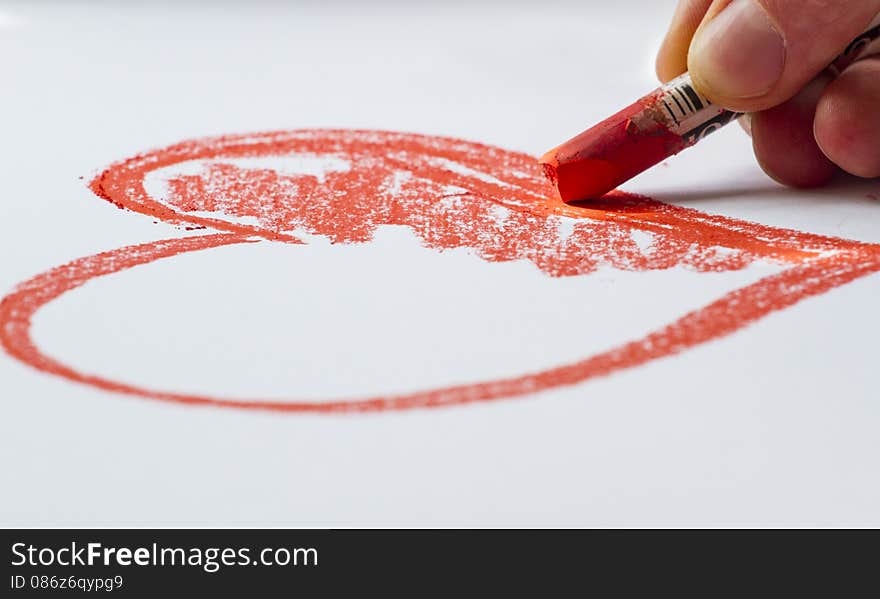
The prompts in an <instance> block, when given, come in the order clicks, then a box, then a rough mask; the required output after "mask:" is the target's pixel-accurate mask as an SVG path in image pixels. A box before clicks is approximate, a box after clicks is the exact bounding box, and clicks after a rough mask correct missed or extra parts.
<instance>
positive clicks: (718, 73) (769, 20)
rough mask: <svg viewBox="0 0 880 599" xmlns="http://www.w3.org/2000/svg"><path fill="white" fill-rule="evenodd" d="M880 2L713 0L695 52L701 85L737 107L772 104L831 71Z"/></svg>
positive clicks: (695, 74)
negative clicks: (827, 70)
mask: <svg viewBox="0 0 880 599" xmlns="http://www.w3.org/2000/svg"><path fill="white" fill-rule="evenodd" d="M878 12H880V0H714V2H713V3H712V6H711V7H710V8H709V11H708V12H707V13H706V17H705V19H704V20H703V22H702V24H701V25H700V27H699V28H698V29H697V32H696V34H695V35H694V39H693V41H692V42H691V47H690V52H689V55H688V68H689V70H690V74H691V77H692V78H693V81H694V85H696V87H697V88H698V89H699V90H700V91H701V92H703V93H704V94H706V96H708V97H709V98H710V99H711V100H713V101H714V102H716V103H718V104H720V105H722V106H724V107H725V108H730V109H733V110H738V111H749V112H753V111H758V110H765V109H767V108H771V107H773V106H776V105H778V104H781V103H782V102H785V101H786V100H788V99H790V98H791V97H792V96H794V95H795V94H796V93H797V92H798V91H799V90H800V89H801V88H802V87H803V86H804V85H806V84H807V83H808V82H809V81H810V80H812V79H813V78H814V77H815V76H816V75H818V74H819V73H820V72H821V71H822V70H823V69H825V68H826V67H827V66H828V65H829V64H830V63H831V62H832V61H833V60H834V59H835V58H836V57H837V55H838V54H840V53H841V52H843V50H844V49H845V48H846V46H847V45H848V44H849V43H850V42H851V41H852V40H853V39H854V38H855V37H857V36H858V35H859V34H860V33H862V32H863V31H864V30H865V29H867V27H868V26H869V25H870V24H871V21H872V20H873V19H874V18H875V17H876V16H877V14H878Z"/></svg>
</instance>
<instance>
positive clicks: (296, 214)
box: [0, 130, 880, 412]
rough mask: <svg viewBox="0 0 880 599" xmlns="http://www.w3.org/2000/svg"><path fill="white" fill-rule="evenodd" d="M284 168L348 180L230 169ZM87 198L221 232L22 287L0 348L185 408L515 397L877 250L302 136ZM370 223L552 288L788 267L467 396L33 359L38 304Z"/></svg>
mask: <svg viewBox="0 0 880 599" xmlns="http://www.w3.org/2000/svg"><path fill="white" fill-rule="evenodd" d="M284 156H286V157H290V156H306V157H310V158H319V159H321V158H326V159H332V160H336V161H339V160H343V161H345V162H346V163H347V164H348V169H347V170H343V171H332V172H327V173H325V174H324V175H323V176H322V177H318V176H316V175H313V174H296V173H294V174H284V173H282V172H280V171H279V170H277V169H270V168H254V167H242V166H240V165H239V164H236V160H238V159H242V158H245V159H248V158H272V157H284ZM190 160H200V161H203V162H202V164H201V171H200V172H198V173H197V174H183V175H177V176H171V177H170V178H169V179H168V181H167V190H168V192H167V194H165V196H164V197H152V196H150V195H149V194H148V193H147V191H146V188H145V185H144V182H145V179H146V177H147V176H148V175H150V174H151V173H154V172H155V171H157V170H158V169H161V168H165V167H169V166H173V165H176V164H179V163H182V162H184V161H190ZM187 172H190V170H188V171H187ZM91 187H92V189H93V190H94V191H95V193H97V194H98V195H99V196H101V197H103V198H105V199H107V200H108V201H110V202H113V203H114V204H116V205H117V206H119V207H120V208H126V209H130V210H134V211H137V212H141V213H143V214H146V215H149V216H152V217H155V218H159V219H161V220H164V221H166V222H170V223H174V224H176V225H181V226H185V227H187V228H204V227H207V228H210V229H213V230H215V231H218V232H219V233H215V234H208V235H198V236H195V237H187V238H183V239H172V240H164V241H157V242H153V243H147V244H143V245H139V246H133V247H127V248H120V249H117V250H112V251H110V252H105V253H102V254H97V255H95V256H90V257H87V258H81V259H79V260H75V261H73V262H71V263H69V264H67V265H64V266H61V267H58V268H55V269H53V270H51V271H48V272H46V273H44V274H42V275H39V276H37V277H34V278H33V279H31V280H29V281H27V282H25V283H23V284H21V285H20V286H19V287H18V288H16V289H15V290H14V291H13V292H12V293H11V294H10V295H8V296H7V297H6V298H4V299H3V301H2V303H0V344H2V346H3V348H4V349H5V350H6V351H7V352H8V353H9V354H10V355H12V356H14V357H15V358H17V359H19V360H21V361H23V362H24V363H26V364H29V365H30V366H33V367H34V368H37V369H39V370H41V371H43V372H47V373H51V374H54V375H57V376H62V377H65V378H67V379H69V380H72V381H77V382H80V383H85V384H89V385H92V386H95V387H98V388H101V389H105V390H108V391H115V392H119V393H125V394H129V395H136V396H142V397H147V398H151V399H159V400H164V401H171V402H178V403H185V404H197V405H214V406H224V407H235V408H246V409H264V410H275V411H284V412H341V411H368V410H386V409H406V408H417V407H436V406H445V405H454V404H463V403H468V402H473V401H486V400H494V399H501V398H508V397H515V396H521V395H526V394H531V393H535V392H539V391H542V390H546V389H551V388H554V387H559V386H563V385H572V384H576V383H579V382H583V381H586V380H589V379H591V378H595V377H598V376H604V375H608V374H611V373H613V372H616V371H619V370H622V369H625V368H632V367H634V366H638V365H640V364H644V363H646V362H648V361H650V360H654V359H657V358H660V357H664V356H670V355H674V354H677V353H680V352H682V351H684V350H687V349H689V348H691V347H693V346H695V345H698V344H700V343H704V342H706V341H709V340H712V339H717V338H719V337H722V336H724V335H727V334H730V333H732V332H734V331H736V330H738V329H740V328H742V327H744V326H746V325H748V324H750V323H752V322H754V321H756V320H758V319H760V318H762V317H764V316H766V315H767V314H769V313H771V312H773V311H776V310H781V309H784V308H786V307H788V306H791V305H793V304H795V303H797V302H799V301H800V300H802V299H804V298H806V297H810V296H814V295H818V294H821V293H824V292H825V291H828V290H829V289H832V288H834V287H837V286H839V285H842V284H844V283H847V282H849V281H852V280H854V279H856V278H858V277H861V276H865V275H867V274H869V273H872V272H876V271H877V270H880V246H878V245H869V244H862V243H858V242H854V241H847V240H842V239H836V238H831V237H825V236H820V235H813V234H808V233H801V232H798V231H792V230H786V229H776V228H772V227H766V226H763V225H757V224H753V223H748V222H744V221H739V220H736V219H730V218H725V217H720V216H713V215H709V214H705V213H702V212H699V211H696V210H691V209H686V208H679V207H675V206H670V205H665V204H662V203H660V202H656V201H653V200H649V199H647V198H640V197H635V196H630V195H626V194H620V193H617V194H615V196H614V197H613V198H612V199H610V200H608V201H606V202H605V203H600V204H597V203H591V204H589V206H587V207H578V206H569V205H566V204H564V203H562V202H561V201H560V200H559V199H558V198H557V197H556V195H555V194H554V193H553V190H552V187H551V186H550V185H549V184H548V182H547V181H546V180H545V179H544V177H543V174H542V172H541V167H540V166H539V165H538V164H537V163H536V161H535V159H534V158H532V157H530V156H527V155H525V154H519V153H515V152H509V151H505V150H502V149H499V148H492V147H488V146H484V145H481V144H476V143H470V142H465V141H461V140H457V139H449V138H439V137H429V136H421V135H408V134H401V133H390V132H378V131H348V130H303V131H290V132H276V133H267V134H261V135H244V136H227V137H220V138H213V139H206V140H197V141H189V142H184V143H181V144H177V145H175V146H171V147H169V148H164V149H161V150H156V151H153V152H149V153H146V154H143V155H140V156H135V157H133V158H131V159H128V160H125V161H122V162H120V163H117V164H115V165H113V166H111V167H109V168H108V169H106V170H105V171H104V172H102V173H101V174H100V175H99V176H98V177H96V178H95V179H94V180H93V181H92V183H91ZM206 213H207V214H208V215H206ZM242 220H246V221H247V223H248V224H243V223H242V222H241V221H242ZM382 225H399V226H405V227H408V228H409V229H411V230H412V231H413V233H414V234H415V235H417V236H418V238H419V239H420V240H421V241H422V243H423V244H424V245H425V246H427V247H430V248H434V249H436V250H438V251H443V250H446V249H451V248H458V247H463V248H469V249H470V250H472V251H473V252H475V253H476V254H477V255H478V256H479V257H480V258H482V259H483V260H485V261H487V262H501V261H509V260H527V261H529V262H531V263H533V264H535V266H537V267H538V268H539V269H540V270H541V271H542V272H544V273H545V274H547V275H548V276H553V277H563V276H584V275H588V274H589V273H591V272H593V271H595V270H596V269H597V268H599V267H601V266H612V267H614V268H618V269H623V270H630V271H646V270H662V269H668V268H672V267H674V266H684V267H686V268H690V269H693V270H696V271H699V272H710V271H712V272H719V271H731V270H736V269H740V268H743V267H745V266H747V265H748V264H750V263H752V262H755V261H757V260H763V261H771V262H774V263H778V264H782V265H785V266H786V269H785V270H784V271H783V272H781V273H779V274H777V275H774V276H770V277H766V278H764V279H762V280H760V281H758V282H756V283H754V284H752V285H749V286H746V287H743V288H741V289H738V290H736V291H733V292H731V293H728V294H727V295H725V296H724V297H722V298H720V299H719V300H717V301H715V302H713V303H711V304H710V305H708V306H706V307H704V308H701V309H699V310H696V311H693V312H691V313H689V314H686V315H685V316H683V317H682V318H680V319H678V320H676V321H675V322H673V323H671V324H669V325H667V326H665V327H662V328H660V329H658V330H656V331H654V332H652V333H650V334H648V335H646V336H645V337H644V338H642V339H639V340H636V341H633V342H630V343H627V344H624V345H621V346H619V347H616V348H614V349H612V350H610V351H607V352H604V353H601V354H597V355H594V356H589V357H585V358H584V359H582V360H579V361H577V362H574V363H572V364H568V365H564V366H561V367H558V368H553V369H549V370H545V371H541V372H532V373H524V374H523V375H521V376H516V377H511V378H507V379H502V380H495V381H487V382H484V383H478V384H472V385H461V386H453V387H447V388H441V389H429V390H422V391H416V392H413V393H407V394H400V395H388V396H376V397H362V398H340V399H337V400H332V401H329V402H309V401H297V400H295V399H292V400H291V401H262V400H254V401H250V400H248V401H243V400H228V399H221V398H215V397H210V396H203V395H194V394H181V393H174V392H168V391H161V390H154V389H147V388H143V387H137V386H133V385H129V384H126V383H124V382H119V381H112V380H109V379H106V378H103V377H99V376H95V375H91V374H88V373H82V372H78V371H76V370H75V369H73V368H70V367H69V366H66V365H64V364H62V363H60V362H58V361H56V360H54V359H52V358H50V357H48V356H46V355H44V354H43V353H42V352H41V351H40V349H39V348H38V347H37V346H36V344H35V343H34V342H33V340H32V339H31V336H30V326H31V320H32V317H33V315H34V314H35V313H36V312H37V311H38V310H39V309H40V308H41V307H42V306H44V305H45V304H47V303H48V302H50V301H52V300H54V299H56V298H57V297H59V296H60V295H62V294H63V293H65V292H67V291H69V290H71V289H74V288H76V287H78V286H80V285H82V284H83V283H85V282H87V281H89V280H91V279H93V278H95V277H100V276H104V275H107V274H111V273H114V272H119V271H122V270H126V269H128V268H133V267H136V266H138V265H141V264H146V263H148V262H152V261H155V260H159V259H167V258H172V257H173V256H175V255H178V254H180V253H184V252H191V251H200V250H204V249H209V248H213V247H218V246H222V245H228V244H236V243H248V242H255V241H266V240H268V241H275V242H284V243H292V244H302V243H305V241H303V240H302V239H300V238H299V237H298V236H297V233H298V232H300V231H303V232H306V233H308V234H311V235H321V236H324V237H326V238H328V239H330V240H331V241H333V242H337V243H366V242H369V241H370V240H371V239H372V237H373V235H374V233H375V231H376V229H377V228H378V227H379V226H382ZM634 232H641V233H643V234H647V235H649V236H650V238H651V240H652V243H651V244H650V247H647V248H642V247H640V246H639V245H638V244H637V243H636V241H635V240H634V238H633V233H634ZM575 316H576V317H579V316H580V315H575Z"/></svg>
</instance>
